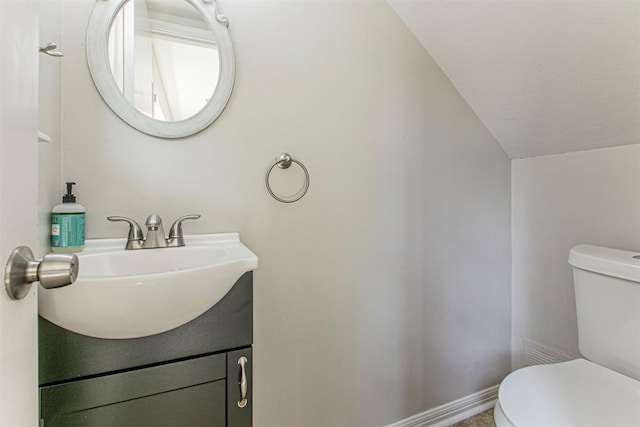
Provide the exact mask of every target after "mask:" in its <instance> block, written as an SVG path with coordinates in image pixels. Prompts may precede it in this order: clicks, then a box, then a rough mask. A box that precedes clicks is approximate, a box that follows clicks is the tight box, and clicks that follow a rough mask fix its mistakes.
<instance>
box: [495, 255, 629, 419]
mask: <svg viewBox="0 0 640 427" xmlns="http://www.w3.org/2000/svg"><path fill="white" fill-rule="evenodd" d="M569 264H571V266H572V267H573V281H574V286H575V295H576V312H577V315H578V341H579V349H580V353H581V354H582V356H584V357H585V359H575V360H571V361H568V362H563V363H556V364H549V365H537V366H529V367H526V368H522V369H519V370H517V371H515V372H512V373H511V374H509V375H508V376H507V377H506V378H505V379H504V381H502V384H500V390H499V391H498V402H497V403H496V406H495V410H494V418H495V422H496V425H497V427H572V426H576V427H578V426H580V427H589V426H593V427H634V426H635V427H638V426H640V253H637V252H628V251H622V250H617V249H609V248H602V247H598V246H591V245H579V246H576V247H574V248H573V249H571V251H570V254H569Z"/></svg>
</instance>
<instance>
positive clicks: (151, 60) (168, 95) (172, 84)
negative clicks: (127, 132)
mask: <svg viewBox="0 0 640 427" xmlns="http://www.w3.org/2000/svg"><path fill="white" fill-rule="evenodd" d="M0 1H2V0H0ZM228 26H229V19H228V18H227V17H226V16H225V15H224V14H222V13H221V12H220V10H219V7H218V4H217V3H216V0H99V1H96V2H95V5H94V8H93V12H92V14H91V18H90V19H89V25H88V26H87V44H86V47H87V62H88V65H89V70H90V72H91V77H93V82H94V83H95V85H96V89H97V90H98V92H99V93H100V96H102V99H103V100H104V101H105V103H106V104H107V105H108V106H109V107H110V108H111V109H112V110H113V112H114V113H115V114H116V115H117V116H118V117H119V118H120V119H122V120H123V121H124V122H126V123H127V124H129V125H130V126H132V127H134V128H135V129H137V130H139V131H141V132H144V133H146V134H148V135H152V136H156V137H160V138H184V137H187V136H190V135H193V134H195V133H197V132H200V131H202V130H203V129H205V128H207V127H208V126H209V125H211V123H213V122H214V121H215V120H216V119H217V118H218V117H219V116H220V114H222V111H223V110H224V109H225V107H226V106H227V103H228V102H229V98H230V97H231V92H232V91H233V85H234V81H235V70H236V66H235V55H234V52H233V44H232V43H231V35H230V34H229V28H228Z"/></svg>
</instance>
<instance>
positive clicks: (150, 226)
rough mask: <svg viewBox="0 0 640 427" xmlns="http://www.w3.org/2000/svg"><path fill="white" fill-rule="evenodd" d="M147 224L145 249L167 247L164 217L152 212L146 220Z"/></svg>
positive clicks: (143, 246)
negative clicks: (163, 223) (163, 224)
mask: <svg viewBox="0 0 640 427" xmlns="http://www.w3.org/2000/svg"><path fill="white" fill-rule="evenodd" d="M145 225H146V226H147V237H146V238H145V239H144V243H143V245H142V248H143V249H154V248H166V247H167V240H166V239H165V235H164V227H163V226H162V218H160V215H158V214H151V215H149V217H148V218H147V220H146V221H145Z"/></svg>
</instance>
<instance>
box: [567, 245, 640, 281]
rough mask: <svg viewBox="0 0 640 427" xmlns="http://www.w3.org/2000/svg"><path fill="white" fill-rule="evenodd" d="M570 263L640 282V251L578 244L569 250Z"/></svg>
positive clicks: (577, 266)
mask: <svg viewBox="0 0 640 427" xmlns="http://www.w3.org/2000/svg"><path fill="white" fill-rule="evenodd" d="M634 257H636V258H634ZM569 264H571V265H572V266H574V267H576V268H580V269H582V270H587V271H592V272H594V273H600V274H605V275H607V276H612V277H618V278H620V279H626V280H631V281H633V282H639V283H640V252H632V251H623V250H621V249H611V248H603V247H601V246H592V245H578V246H574V247H573V248H572V249H571V251H570V252H569Z"/></svg>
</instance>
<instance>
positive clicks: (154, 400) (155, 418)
mask: <svg viewBox="0 0 640 427" xmlns="http://www.w3.org/2000/svg"><path fill="white" fill-rule="evenodd" d="M225 377H226V355H225V354H217V355H213V356H205V357H200V358H196V359H191V360H184V361H179V362H174V363H168V364H165V365H160V366H153V367H149V368H143V369H137V370H133V371H129V372H121V373H116V374H111V375H105V376H102V377H97V378H87V379H83V380H78V381H73V382H69V383H64V384H58V385H54V386H47V387H43V388H41V389H40V408H41V414H40V416H41V418H42V419H43V420H44V425H45V426H46V427H49V426H65V427H66V426H87V427H92V426H96V427H97V426H100V427H109V426H114V427H116V426H117V427H146V426H149V427H152V426H154V427H155V426H170V427H182V426H184V427H200V426H215V427H217V426H224V425H225V419H226V418H225V412H226V380H225Z"/></svg>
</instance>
